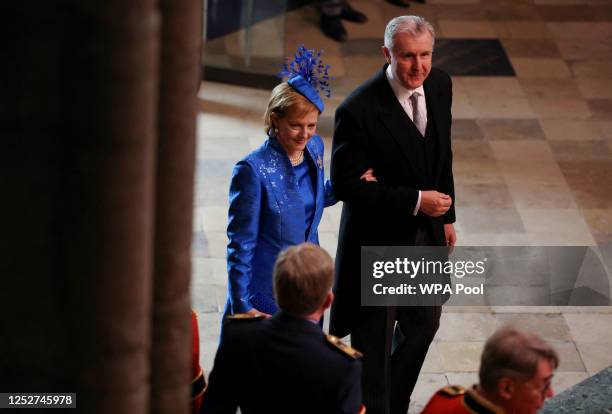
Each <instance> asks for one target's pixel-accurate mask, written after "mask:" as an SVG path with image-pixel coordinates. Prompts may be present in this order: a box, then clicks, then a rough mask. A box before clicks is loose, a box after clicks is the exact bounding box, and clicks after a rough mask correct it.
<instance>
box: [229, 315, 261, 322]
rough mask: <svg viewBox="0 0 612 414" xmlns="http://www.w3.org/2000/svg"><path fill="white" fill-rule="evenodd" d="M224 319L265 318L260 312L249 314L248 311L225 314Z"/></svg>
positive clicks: (247, 319) (246, 319) (250, 319)
mask: <svg viewBox="0 0 612 414" xmlns="http://www.w3.org/2000/svg"><path fill="white" fill-rule="evenodd" d="M225 319H229V320H230V321H260V320H262V319H265V316H264V315H262V314H257V315H251V314H250V313H235V314H233V315H227V316H226V317H225Z"/></svg>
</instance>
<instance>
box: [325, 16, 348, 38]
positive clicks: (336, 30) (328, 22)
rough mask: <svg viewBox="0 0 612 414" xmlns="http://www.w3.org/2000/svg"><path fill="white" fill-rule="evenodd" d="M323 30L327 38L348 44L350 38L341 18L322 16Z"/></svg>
mask: <svg viewBox="0 0 612 414" xmlns="http://www.w3.org/2000/svg"><path fill="white" fill-rule="evenodd" d="M321 30H322V31H323V34H324V35H325V36H327V37H331V38H332V39H334V40H335V41H337V42H346V39H347V37H348V34H347V33H346V29H345V28H344V26H343V25H342V20H340V16H326V15H324V14H322V15H321Z"/></svg>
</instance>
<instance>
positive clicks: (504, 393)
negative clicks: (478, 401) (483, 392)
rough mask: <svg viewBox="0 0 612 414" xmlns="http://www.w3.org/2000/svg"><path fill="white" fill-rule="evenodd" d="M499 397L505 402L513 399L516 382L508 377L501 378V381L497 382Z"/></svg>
mask: <svg viewBox="0 0 612 414" xmlns="http://www.w3.org/2000/svg"><path fill="white" fill-rule="evenodd" d="M497 395H499V396H500V397H501V398H502V399H504V400H510V399H512V396H513V395H514V381H512V379H511V378H508V377H501V378H500V380H499V381H497Z"/></svg>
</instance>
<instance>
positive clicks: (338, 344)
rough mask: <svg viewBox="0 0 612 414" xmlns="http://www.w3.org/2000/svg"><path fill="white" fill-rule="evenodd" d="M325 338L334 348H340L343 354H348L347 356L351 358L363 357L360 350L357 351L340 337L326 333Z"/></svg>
mask: <svg viewBox="0 0 612 414" xmlns="http://www.w3.org/2000/svg"><path fill="white" fill-rule="evenodd" d="M325 338H326V339H327V342H328V343H330V344H331V345H332V346H333V347H334V348H336V349H338V350H340V351H341V352H342V353H343V354H345V355H348V356H349V357H351V358H353V359H359V358H361V357H363V354H362V353H361V352H359V351H358V350H356V349H355V348H352V347H350V346H348V345H347V344H345V343H344V342H342V341H341V340H340V339H338V337H336V336H334V335H327V334H326V335H325Z"/></svg>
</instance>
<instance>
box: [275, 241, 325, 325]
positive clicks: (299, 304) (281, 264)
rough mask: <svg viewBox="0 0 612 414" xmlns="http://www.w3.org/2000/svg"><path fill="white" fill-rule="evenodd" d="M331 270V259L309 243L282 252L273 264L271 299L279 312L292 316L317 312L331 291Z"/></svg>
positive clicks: (320, 249)
mask: <svg viewBox="0 0 612 414" xmlns="http://www.w3.org/2000/svg"><path fill="white" fill-rule="evenodd" d="M333 269H334V262H333V260H332V258H331V257H330V255H329V254H328V253H327V252H326V251H325V250H323V249H322V248H321V247H319V246H317V245H314V244H312V243H302V244H298V245H297V246H293V247H290V248H288V249H287V250H285V251H283V252H282V253H281V254H280V255H279V256H278V258H277V259H276V263H275V264H274V295H275V296H276V302H277V303H278V306H279V308H280V309H281V310H283V311H285V312H287V313H289V314H292V315H295V316H304V315H309V314H311V313H313V312H315V311H317V310H318V309H319V308H321V306H323V303H324V302H325V299H326V297H327V294H328V293H329V292H330V291H331V287H332V284H333Z"/></svg>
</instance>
